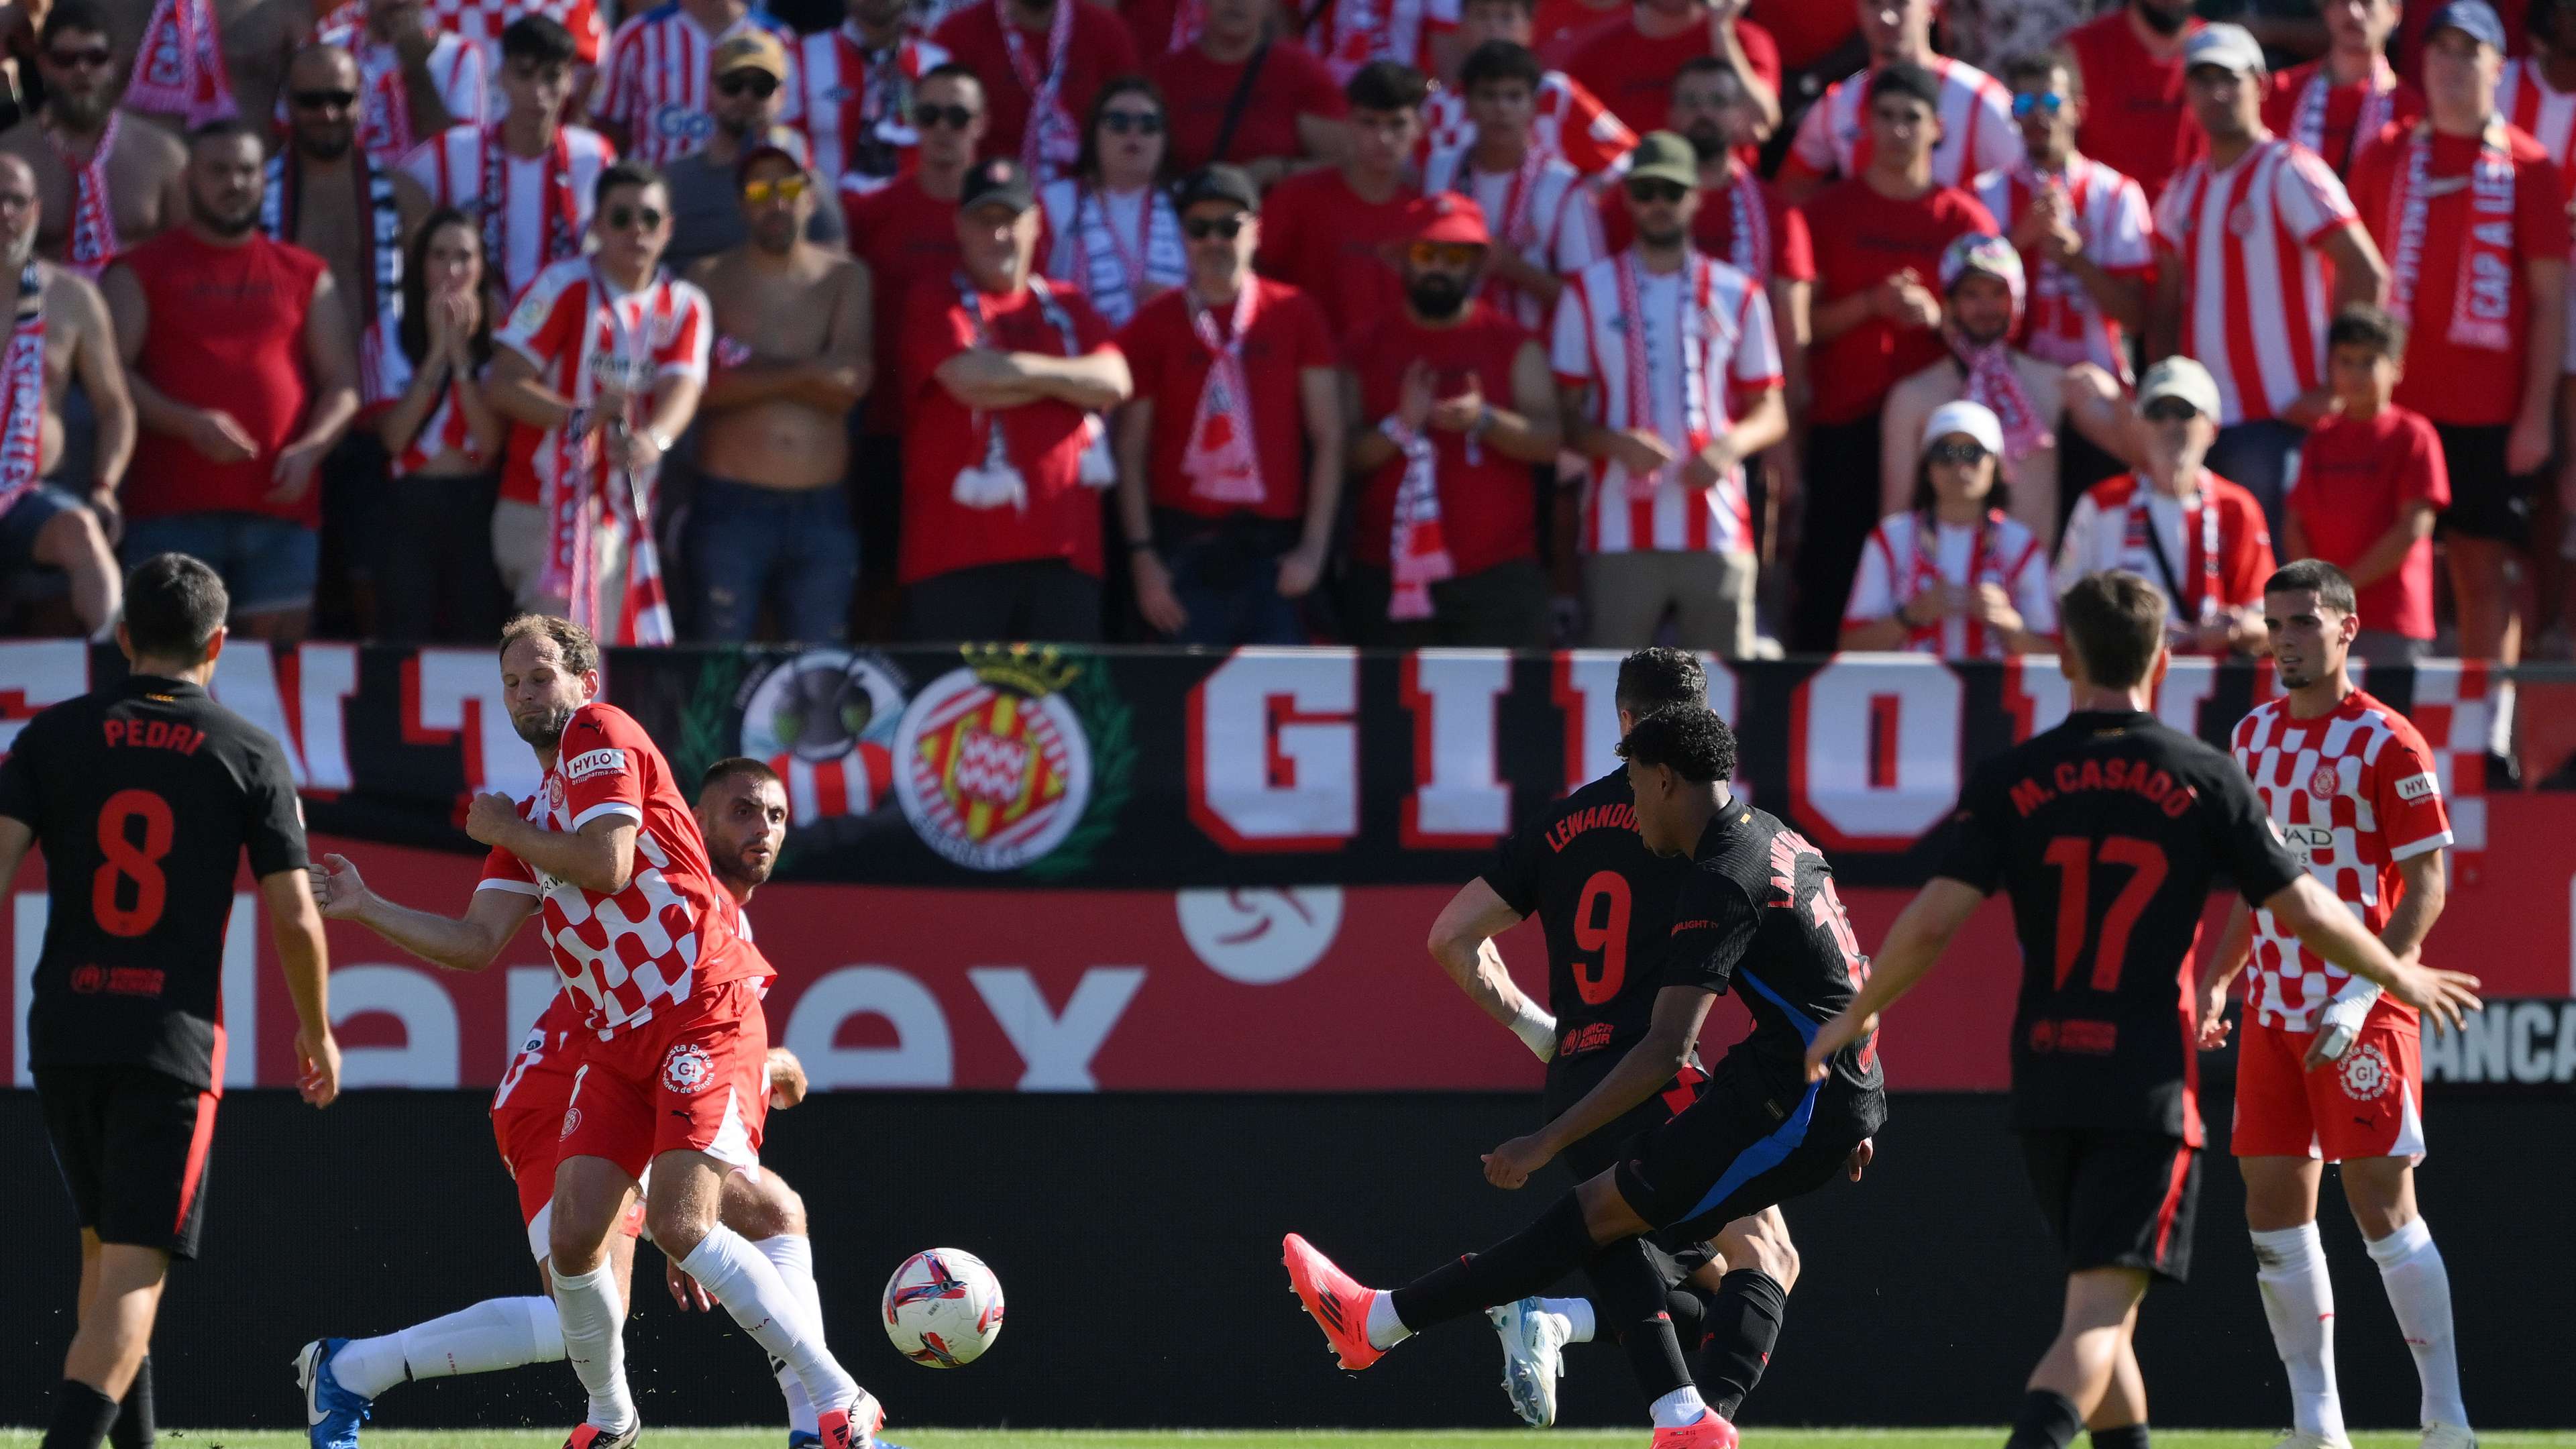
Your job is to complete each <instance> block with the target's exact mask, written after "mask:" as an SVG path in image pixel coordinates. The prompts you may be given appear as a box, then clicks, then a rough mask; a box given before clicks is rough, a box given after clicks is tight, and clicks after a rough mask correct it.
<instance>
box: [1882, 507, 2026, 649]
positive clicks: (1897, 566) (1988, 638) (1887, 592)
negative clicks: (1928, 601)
mask: <svg viewBox="0 0 2576 1449" xmlns="http://www.w3.org/2000/svg"><path fill="white" fill-rule="evenodd" d="M1930 517H1931V515H1929V514H1924V513H1891V514H1889V515H1888V516H1887V517H1885V518H1882V519H1880V520H1879V522H1878V527H1876V528H1874V529H1871V530H1870V534H1869V542H1868V544H1867V545H1865V546H1864V547H1863V548H1862V549H1861V551H1860V569H1859V571H1858V572H1857V573H1855V574H1853V575H1852V591H1851V603H1850V606H1849V607H1847V608H1845V609H1844V610H1843V622H1844V623H1845V624H1871V623H1876V622H1877V621H1878V620H1881V619H1884V618H1886V617H1888V616H1889V615H1891V614H1893V613H1895V612H1896V611H1897V610H1899V609H1901V608H1903V607H1905V605H1906V604H1908V603H1910V602H1911V601H1912V600H1913V599H1914V596H1915V595H1917V594H1920V593H1922V592H1923V591H1924V590H1925V589H1927V588H1929V587H1931V586H1932V585H1933V584H1934V583H1936V582H1938V583H1947V584H1949V585H1950V586H1951V587H1953V588H1956V589H1959V590H1961V591H1963V592H1969V593H1973V592H1974V591H1975V590H1976V588H1977V586H1978V585H1980V584H2001V585H2002V586H2003V589H2004V592H2005V593H2007V594H2010V595H2011V596H2012V605H2013V608H2014V610H2015V611H2017V612H2018V613H2020V615H2021V626H2022V627H2023V628H2025V629H2027V630H2029V631H2030V632H2032V633H2034V634H2054V633H2056V632H2057V590H2056V587H2055V585H2054V584H2053V583H2052V582H2051V581H2050V578H2049V571H2048V551H2047V550H2046V549H2044V548H2042V547H2040V543H2039V538H2038V536H2037V535H2036V534H2033V533H2032V532H2031V531H2030V530H2029V529H2028V528H2025V527H2023V526H2022V525H2021V524H2019V523H2017V522H2015V521H2013V520H2012V519H2010V518H2007V517H2005V516H2004V515H2003V514H2002V513H2001V512H1999V511H1998V512H1991V513H1988V514H1987V515H1986V517H1985V519H1984V521H1982V522H1980V523H1975V524H1967V523H1936V524H1934V526H1933V529H1932V546H1931V548H1930V549H1929V550H1926V549H1925V548H1924V546H1923V537H1924V536H1923V525H1924V523H1925V521H1926V520H1927V519H1929V518H1930ZM1903 647H1904V648H1905V649H1907V650H1909V651H1911V652H1915V653H1921V654H1938V655H1940V656H1941V657H1942V658H1944V659H2001V658H2003V657H2004V656H2005V655H2007V654H2009V653H2011V652H2012V651H2011V650H2010V649H2008V648H2007V647H2005V643H2004V638H2003V636H2002V635H2001V634H1999V633H1996V632H1994V631H1992V630H1990V629H1988V628H1987V627H1986V626H1985V625H1983V624H1981V623H1978V622H1977V621H1976V620H1974V619H1971V618H1967V617H1965V616H1963V615H1957V614H1953V615H1950V616H1948V617H1946V618H1944V619H1942V620H1941V622H1939V623H1937V624H1933V625H1930V626H1928V627H1925V628H1920V629H1915V630H1913V631H1912V633H1911V634H1909V635H1908V637H1907V638H1906V641H1905V644H1904V646H1903Z"/></svg>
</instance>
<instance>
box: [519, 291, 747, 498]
mask: <svg viewBox="0 0 2576 1449" xmlns="http://www.w3.org/2000/svg"><path fill="white" fill-rule="evenodd" d="M715 331H716V329H715V321H714V311H713V309H712V308H711V307H710V306H709V305H708V303H707V294H706V293H704V292H701V291H699V290H698V289H697V287H696V286H694V285H693V284H691V283H688V282H683V281H681V280H679V279H678V278H675V277H673V276H672V275H671V274H670V273H668V272H664V273H662V274H661V275H659V276H657V277H655V278H654V279H653V281H652V283H651V285H649V286H645V287H640V288H638V289H636V290H635V291H632V292H620V291H618V290H617V289H616V287H615V286H614V284H612V283H610V282H609V281H608V280H607V278H605V277H603V276H601V275H600V274H599V272H598V271H597V270H595V269H594V268H593V267H592V265H591V262H590V259H589V258H588V257H575V258H573V259H572V260H570V261H566V262H557V263H555V264H554V265H553V266H551V267H548V268H546V269H545V270H544V271H542V272H539V273H538V274H537V279H536V280H535V281H534V282H531V283H529V284H528V289H527V291H525V292H524V293H522V294H520V297H519V304H518V305H517V306H515V307H513V308H511V309H510V317H509V320H508V321H507V322H505V323H503V324H502V325H501V327H500V328H499V330H497V331H495V332H494V333H493V334H492V341H493V343H494V344H495V345H497V346H501V347H507V348H510V349H511V350H513V351H515V352H517V353H519V354H520V355H522V356H524V357H526V358H527V359H528V360H529V361H530V362H533V363H535V364H536V365H537V381H538V382H539V383H540V384H542V385H543V386H546V387H549V388H552V389H554V391H555V392H556V393H557V394H558V395H560V396H562V397H566V398H569V399H571V400H572V402H573V403H574V405H575V406H587V405H588V404H589V403H590V401H591V400H592V399H593V398H596V397H597V396H599V374H600V370H601V368H602V367H603V366H608V367H617V368H621V369H624V370H627V371H628V372H629V373H630V375H629V376H627V377H625V378H623V379H621V381H622V382H623V383H624V385H625V387H624V390H625V391H627V392H628V393H632V394H642V393H646V392H649V391H651V390H652V389H653V387H654V386H655V385H656V384H657V383H659V382H660V380H661V379H663V378H665V377H669V376H673V375H678V376H683V377H691V378H695V379H696V380H698V381H699V382H702V383H703V382H705V381H706V379H707V362H708V359H709V357H710V356H711V354H712V353H713V351H714V348H715ZM556 432H557V429H554V428H549V429H547V430H546V432H545V434H544V435H543V436H542V437H540V438H539V439H538V440H537V446H536V449H535V452H534V454H533V456H532V457H530V458H529V459H527V460H526V462H525V463H524V464H523V463H522V462H521V459H520V458H519V457H518V456H516V455H515V454H514V456H513V457H512V459H511V466H513V467H519V466H528V467H533V468H534V469H535V470H536V472H537V478H538V480H539V481H541V482H542V481H543V480H544V479H545V478H546V476H547V473H548V471H549V470H551V469H553V468H555V467H557V466H558V464H559V460H560V459H561V457H562V455H563V453H564V449H562V448H561V447H558V446H557V439H556ZM594 451H595V452H598V453H600V454H601V455H602V456H599V457H597V458H594V459H593V464H594V466H597V467H600V468H603V469H604V468H605V467H606V466H607V459H606V457H605V450H604V449H601V450H594ZM504 486H505V487H506V486H507V485H506V483H505V485H504Z"/></svg>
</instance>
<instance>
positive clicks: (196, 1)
mask: <svg viewBox="0 0 2576 1449" xmlns="http://www.w3.org/2000/svg"><path fill="white" fill-rule="evenodd" d="M123 104H125V105H128V106H131V107H133V108H134V109H136V110H138V111H150V112H152V113H154V114H156V115H172V116H185V117H187V118H188V124H189V125H190V126H202V125H204V124H206V123H207V122H208V121H221V120H227V119H229V118H231V117H232V116H233V115H235V114H236V113H237V112H238V111H239V109H240V108H239V107H237V106H236V105H234V104H233V83H232V78H231V76H229V75H228V74H226V72H225V70H224V52H223V31H222V28H221V27H220V26H219V25H218V24H217V23H216V20H215V4H214V0H159V3H157V4H155V5H154V6H153V7H152V18H151V19H149V20H147V21H145V22H144V24H143V39H142V41H141V43H140V44H138V45H137V46H136V47H135V52H134V73H133V75H132V76H131V77H129V78H128V79H127V81H126V83H125V96H124V99H123Z"/></svg>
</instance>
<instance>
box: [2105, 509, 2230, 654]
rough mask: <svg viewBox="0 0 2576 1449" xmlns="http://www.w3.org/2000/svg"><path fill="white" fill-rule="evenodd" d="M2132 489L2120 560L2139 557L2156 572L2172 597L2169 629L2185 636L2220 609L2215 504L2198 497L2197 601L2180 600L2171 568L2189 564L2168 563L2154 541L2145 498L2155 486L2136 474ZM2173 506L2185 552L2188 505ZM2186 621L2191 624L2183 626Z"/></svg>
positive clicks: (2161, 547) (2178, 582) (2152, 520)
mask: <svg viewBox="0 0 2576 1449" xmlns="http://www.w3.org/2000/svg"><path fill="white" fill-rule="evenodd" d="M2136 486H2137V492H2136V494H2135V495H2133V496H2132V497H2131V498H2130V499H2129V515H2128V519H2127V525H2126V527H2125V528H2124V529H2123V530H2122V532H2121V537H2120V553H2121V556H2122V558H2123V559H2124V560H2125V559H2126V558H2129V557H2132V556H2136V555H2141V554H2143V555H2145V556H2146V558H2147V560H2148V562H2149V563H2150V564H2151V565H2152V566H2153V567H2154V569H2155V571H2156V576H2157V581H2158V582H2160V583H2162V584H2163V585H2164V586H2165V587H2166V589H2168V590H2170V591H2171V592H2172V593H2173V594H2174V596H2175V597H2174V601H2173V602H2174V621H2173V628H2174V629H2175V631H2176V632H2181V633H2187V632H2189V631H2190V630H2191V628H2192V627H2193V625H2194V624H2195V623H2197V624H2206V623H2208V622H2209V621H2211V620H2212V619H2215V618H2217V617H2218V611H2219V609H2220V608H2222V607H2223V605H2222V604H2221V602H2220V600H2219V597H2218V596H2219V592H2220V588H2221V585H2220V583H2219V570H2218V500H2217V499H2215V498H2212V497H2210V496H2209V494H2208V492H2207V491H2206V490H2204V491H2203V492H2202V493H2201V494H2200V503H2199V508H2200V597H2199V599H2198V600H2197V601H2194V600H2192V599H2189V598H2185V597H2183V596H2182V595H2183V586H2182V579H2181V578H2180V576H2179V575H2178V574H2177V572H2176V571H2175V567H2174V566H2175V565H2177V564H2180V565H2183V566H2184V568H2185V569H2186V570H2187V569H2188V566H2189V560H2188V559H2176V560H2171V561H2168V560H2167V559H2166V558H2165V552H2164V541H2163V540H2162V539H2160V538H2157V537H2156V533H2155V530H2156V519H2155V514H2154V513H2153V512H2152V511H2150V509H2149V508H2148V503H2147V500H2148V498H2149V496H2150V495H2152V494H2153V493H2154V492H2155V487H2156V485H2155V484H2154V483H2152V482H2150V481H2148V479H2147V475H2146V474H2144V473H2140V474H2138V475H2137V484H2136ZM2176 506H2177V507H2180V508H2181V509H2182V513H2183V527H2184V534H2183V537H2184V539H2185V540H2186V544H2185V546H2186V548H2188V546H2189V545H2188V540H2189V538H2190V536H2191V535H2190V532H2189V530H2190V526H2191V505H2188V504H2182V503H2180V502H2179V500H2177V504H2176ZM2186 617H2188V618H2189V619H2190V620H2191V621H2192V622H2191V623H2186V622H2185V619H2186Z"/></svg>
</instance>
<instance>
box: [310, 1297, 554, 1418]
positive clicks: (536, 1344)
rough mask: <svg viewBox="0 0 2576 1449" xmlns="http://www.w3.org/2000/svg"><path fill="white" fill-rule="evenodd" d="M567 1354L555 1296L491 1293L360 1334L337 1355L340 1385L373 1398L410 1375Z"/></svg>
mask: <svg viewBox="0 0 2576 1449" xmlns="http://www.w3.org/2000/svg"><path fill="white" fill-rule="evenodd" d="M563 1356H564V1341H563V1325H562V1322H561V1320H559V1319H558V1318H557V1317H556V1315H555V1301H554V1300H553V1299H551V1298H487V1299H485V1300H483V1301H482V1302H480V1303H477V1304H475V1305H474V1306H473V1307H471V1308H460V1309H458V1310H457V1311H456V1312H454V1313H451V1314H448V1315H447V1316H446V1317H444V1318H433V1319H431V1320H429V1321H428V1322H427V1323H419V1324H414V1325H413V1326H411V1327H409V1328H406V1329H404V1330H403V1331H401V1332H400V1333H388V1334H386V1335H384V1336H383V1337H381V1338H354V1339H351V1340H350V1341H349V1342H348V1343H347V1344H346V1345H345V1346H343V1347H342V1348H341V1350H340V1351H339V1352H338V1353H337V1354H334V1355H333V1356H332V1358H331V1376H332V1377H333V1378H336V1379H338V1380H339V1381H340V1387H342V1388H344V1389H347V1390H349V1391H350V1392H351V1393H353V1394H356V1395H357V1396H358V1397H360V1398H362V1399H372V1398H374V1397H376V1396H377V1395H378V1394H381V1393H383V1392H384V1391H385V1390H387V1389H389V1388H392V1387H393V1386H394V1385H396V1384H398V1383H401V1382H402V1381H403V1380H405V1379H443V1378H447V1377H450V1376H451V1375H455V1374H483V1373H490V1372H492V1371H493V1370H495V1369H506V1368H517V1367H518V1366H520V1365H521V1364H530V1363H554V1362H556V1361H558V1360H560V1359H561V1358H562V1357H563Z"/></svg>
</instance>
